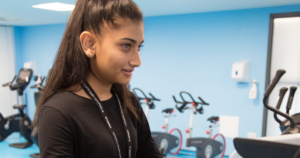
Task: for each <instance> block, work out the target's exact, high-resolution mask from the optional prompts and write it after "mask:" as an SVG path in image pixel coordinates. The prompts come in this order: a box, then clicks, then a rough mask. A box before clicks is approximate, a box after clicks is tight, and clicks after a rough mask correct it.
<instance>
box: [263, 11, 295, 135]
mask: <svg viewBox="0 0 300 158" xmlns="http://www.w3.org/2000/svg"><path fill="white" fill-rule="evenodd" d="M290 17H300V12H291V13H278V14H270V20H269V39H268V55H267V69H266V80H265V89H267V87H268V86H269V84H270V77H271V76H270V75H271V60H272V48H273V32H274V19H275V18H290ZM263 108H264V111H263V124H262V136H263V137H264V136H266V134H267V121H268V120H267V119H268V110H267V109H266V108H265V107H263Z"/></svg>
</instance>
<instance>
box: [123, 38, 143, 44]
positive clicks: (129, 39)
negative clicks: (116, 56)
mask: <svg viewBox="0 0 300 158" xmlns="http://www.w3.org/2000/svg"><path fill="white" fill-rule="evenodd" d="M121 40H128V41H131V42H132V43H137V41H136V40H134V39H131V38H122V39H121ZM142 43H144V41H142V42H141V44H142Z"/></svg>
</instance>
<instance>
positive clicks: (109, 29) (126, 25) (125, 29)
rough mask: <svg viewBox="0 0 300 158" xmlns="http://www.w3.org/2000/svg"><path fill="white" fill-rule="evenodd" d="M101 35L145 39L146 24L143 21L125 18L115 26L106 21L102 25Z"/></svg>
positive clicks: (104, 36)
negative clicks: (126, 19)
mask: <svg viewBox="0 0 300 158" xmlns="http://www.w3.org/2000/svg"><path fill="white" fill-rule="evenodd" d="M101 36H102V37H103V38H108V37H109V38H119V37H131V38H135V39H136V40H144V24H143V22H142V21H139V22H133V21H125V20H119V21H117V22H116V25H115V26H111V25H109V24H107V23H104V25H103V26H102V27H101Z"/></svg>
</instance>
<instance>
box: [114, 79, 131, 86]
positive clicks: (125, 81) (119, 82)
mask: <svg viewBox="0 0 300 158" xmlns="http://www.w3.org/2000/svg"><path fill="white" fill-rule="evenodd" d="M129 82H130V79H129V80H128V79H123V80H119V81H117V82H115V83H116V84H122V85H125V84H128V83H129Z"/></svg>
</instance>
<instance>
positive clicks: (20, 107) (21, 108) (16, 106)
mask: <svg viewBox="0 0 300 158" xmlns="http://www.w3.org/2000/svg"><path fill="white" fill-rule="evenodd" d="M13 108H14V109H19V110H24V109H25V108H26V105H14V106H13Z"/></svg>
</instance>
